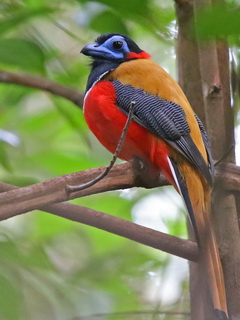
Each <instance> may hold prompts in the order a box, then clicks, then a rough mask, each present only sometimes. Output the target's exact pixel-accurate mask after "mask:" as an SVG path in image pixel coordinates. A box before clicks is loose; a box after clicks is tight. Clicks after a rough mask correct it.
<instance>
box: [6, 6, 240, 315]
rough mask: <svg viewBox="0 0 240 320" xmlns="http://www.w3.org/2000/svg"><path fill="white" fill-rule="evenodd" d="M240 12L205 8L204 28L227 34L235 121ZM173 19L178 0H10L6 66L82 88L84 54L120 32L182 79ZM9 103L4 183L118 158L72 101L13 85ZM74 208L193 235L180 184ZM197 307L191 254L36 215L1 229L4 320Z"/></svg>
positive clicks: (112, 195) (108, 196)
mask: <svg viewBox="0 0 240 320" xmlns="http://www.w3.org/2000/svg"><path fill="white" fill-rule="evenodd" d="M238 5H239V2H238V1H234V2H233V1H229V2H228V3H227V8H224V7H223V6H218V7H217V8H214V9H213V10H211V11H208V12H200V18H199V25H198V32H199V34H200V35H201V36H202V37H206V36H207V37H208V38H209V37H212V36H217V37H222V36H223V35H224V36H228V38H229V41H230V44H231V65H232V82H233V104H234V106H235V109H234V110H235V119H236V126H237V124H238V112H237V111H238V106H239V55H240V51H239V33H240V30H239V29H240V28H239V18H240V17H239V16H240V8H239V7H238ZM226 10H227V14H225V12H226ZM223 19H224V23H222V21H223ZM175 20H176V17H175V12H174V3H173V2H171V1H164V0H161V1H159V0H158V1H157V0H155V1H154V0H151V1H148V0H141V5H140V2H139V0H128V1H117V0H116V1H111V0H100V1H94V2H93V1H87V0H82V1H81V0H79V1H77V0H68V1H66V0H62V1H61V0H52V1H47V0H0V69H4V70H8V71H12V72H24V73H31V74H36V75H41V76H45V77H47V78H49V79H52V80H54V81H57V82H59V83H61V84H64V85H67V86H71V87H74V88H77V89H79V90H84V89H85V84H86V80H87V76H88V73H89V68H88V63H89V61H88V59H87V58H86V57H84V56H81V55H80V54H79V51H80V49H81V48H82V46H83V45H85V44H86V43H88V42H91V41H93V40H94V39H95V38H96V37H97V36H98V35H99V34H100V33H103V32H120V33H125V34H128V35H129V36H130V37H132V38H134V39H135V40H136V42H137V43H139V45H140V47H142V48H147V51H148V52H150V53H151V55H152V57H153V59H154V60H155V61H157V62H158V63H160V64H161V65H162V66H163V67H164V68H165V69H166V70H167V71H168V72H169V73H170V74H171V75H172V76H173V77H174V78H177V76H176V53H175V40H176V35H177V26H176V21H175ZM223 26H224V27H223ZM226 26H228V27H226ZM0 97H1V99H0V179H1V180H2V181H5V182H8V183H12V184H15V185H17V186H24V185H28V184H30V183H36V182H39V181H44V180H46V179H49V178H53V177H56V176H58V175H63V174H66V173H70V172H74V171H78V170H84V169H87V168H91V167H97V166H101V165H105V164H107V163H108V162H109V159H110V155H109V153H108V152H107V151H105V150H104V149H103V148H102V147H101V146H100V145H99V143H98V142H97V141H96V139H95V138H94V137H93V135H92V134H91V133H90V132H89V130H88V129H87V127H86V124H85V122H84V119H83V115H82V111H81V110H80V109H78V108H77V107H76V106H74V105H73V104H72V103H70V102H68V101H66V100H64V99H62V98H57V97H54V96H52V95H49V94H47V93H43V92H39V91H37V90H33V89H29V88H24V87H18V86H15V85H4V84H1V85H0ZM239 153H240V151H239ZM237 154H238V152H237ZM75 202H76V203H78V204H81V205H84V206H88V207H91V208H94V209H97V210H100V211H103V212H107V213H110V214H114V215H118V216H120V217H123V218H125V219H129V220H133V221H135V222H136V223H140V224H143V225H146V226H148V227H151V228H154V229H157V230H161V231H164V232H169V233H171V234H174V235H177V236H179V237H186V227H185V217H184V214H183V211H184V210H183V207H182V203H181V200H180V199H179V197H178V196H177V195H176V193H175V192H174V191H173V190H172V189H171V188H161V190H158V189H156V190H151V191H149V190H148V191H146V190H142V189H132V190H126V191H118V192H109V193H105V194H101V195H94V196H91V197H86V198H82V199H78V200H75ZM188 310H189V296H188V283H187V263H186V262H185V261H183V260H182V259H178V258H176V257H172V256H169V255H167V254H165V253H163V252H159V251H157V250H154V249H151V248H147V247H144V246H142V245H140V244H136V243H134V242H129V241H128V240H126V239H122V238H120V237H117V236H114V235H112V234H109V233H106V232H103V231H101V230H97V229H93V228H91V227H87V226H84V225H80V224H77V223H73V222H70V221H67V220H64V219H62V218H58V217H55V216H51V215H50V214H47V213H43V212H38V211H35V212H34V213H29V214H25V215H23V216H19V217H15V218H13V219H10V220H8V221H4V222H1V224H0V319H1V320H18V319H19V320H20V319H21V320H22V319H24V320H28V319H29V320H30V319H34V320H42V319H44V320H47V319H57V320H61V319H64V320H65V319H69V320H70V319H74V320H78V319H79V320H80V319H82V320H83V319H86V320H87V319H92V320H95V319H100V320H105V319H109V320H111V319H121V320H123V319H144V320H150V319H169V320H170V319H187V318H188V315H187V314H185V312H188Z"/></svg>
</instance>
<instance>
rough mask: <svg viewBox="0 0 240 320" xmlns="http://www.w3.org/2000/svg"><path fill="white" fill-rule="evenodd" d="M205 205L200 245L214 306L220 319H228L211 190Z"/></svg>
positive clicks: (199, 225) (206, 194)
mask: <svg viewBox="0 0 240 320" xmlns="http://www.w3.org/2000/svg"><path fill="white" fill-rule="evenodd" d="M204 198H205V199H204V205H203V208H202V212H201V213H198V212H197V215H200V214H201V215H202V218H200V219H199V220H202V221H199V223H197V224H198V229H199V234H200V236H199V237H200V246H202V250H201V251H202V259H203V263H204V265H206V267H207V271H208V279H209V283H210V288H211V294H212V299H213V306H214V309H215V310H216V312H217V314H218V319H223V320H224V319H228V311H227V302H226V291H225V284H224V277H223V270H222V264H221V260H220V255H219V250H218V246H217V241H216V236H215V232H214V228H213V225H212V221H211V220H212V219H211V198H210V191H209V190H208V191H207V190H206V191H205V194H204Z"/></svg>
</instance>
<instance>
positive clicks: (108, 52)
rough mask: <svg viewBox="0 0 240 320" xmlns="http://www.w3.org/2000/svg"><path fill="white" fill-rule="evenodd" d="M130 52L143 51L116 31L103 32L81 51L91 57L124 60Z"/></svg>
mask: <svg viewBox="0 0 240 320" xmlns="http://www.w3.org/2000/svg"><path fill="white" fill-rule="evenodd" d="M130 52H134V53H136V54H138V53H141V52H143V50H141V49H140V48H139V47H138V45H137V44H136V43H135V42H134V41H133V40H132V39H130V38H129V37H128V36H125V35H121V34H117V33H105V34H102V35H101V36H99V37H98V38H97V39H96V41H95V42H92V43H89V44H87V45H86V46H85V47H84V48H83V49H82V50H81V53H83V54H85V55H87V56H90V57H92V58H93V59H108V60H124V59H126V57H127V55H128V54H129V53H130Z"/></svg>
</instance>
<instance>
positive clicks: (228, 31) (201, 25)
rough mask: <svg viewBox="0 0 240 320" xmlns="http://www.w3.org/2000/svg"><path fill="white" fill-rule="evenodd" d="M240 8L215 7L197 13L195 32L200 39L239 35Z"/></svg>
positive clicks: (230, 6)
mask: <svg viewBox="0 0 240 320" xmlns="http://www.w3.org/2000/svg"><path fill="white" fill-rule="evenodd" d="M239 20H240V7H235V6H232V5H228V6H227V5H217V6H213V7H212V8H211V9H206V10H201V11H199V12H198V19H197V24H196V30H197V33H198V35H199V36H200V37H202V38H204V39H206V38H213V37H218V38H219V37H220V38H221V37H226V36H234V37H235V36H239V34H240V23H239Z"/></svg>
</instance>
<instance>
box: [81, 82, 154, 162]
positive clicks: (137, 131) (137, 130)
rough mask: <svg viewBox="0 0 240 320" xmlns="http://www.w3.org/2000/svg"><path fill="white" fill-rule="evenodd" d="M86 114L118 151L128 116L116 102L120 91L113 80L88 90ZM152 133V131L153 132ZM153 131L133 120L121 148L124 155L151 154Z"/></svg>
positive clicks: (102, 137)
mask: <svg viewBox="0 0 240 320" xmlns="http://www.w3.org/2000/svg"><path fill="white" fill-rule="evenodd" d="M84 117H85V120H86V122H87V124H88V126H89V128H90V130H91V131H92V132H93V133H94V135H95V136H96V137H97V139H98V140H99V141H100V142H101V143H102V144H103V145H104V147H105V148H107V149H108V150H109V151H110V152H112V153H114V152H115V150H116V147H117V144H118V142H119V139H120V137H121V134H122V131H123V128H124V126H125V124H126V121H127V116H126V115H125V114H124V113H123V112H122V111H120V109H119V108H118V107H117V106H116V92H115V89H114V86H113V85H112V83H111V82H110V81H100V82H98V83H97V84H96V85H95V86H94V87H92V88H91V89H90V91H89V92H88V93H87V94H86V97H85V100H84ZM150 135H151V134H150ZM150 135H149V132H148V131H147V130H146V129H145V128H143V127H141V126H140V125H139V124H137V123H136V122H134V121H132V122H131V124H130V126H129V128H128V131H127V136H126V139H125V142H124V145H123V147H122V150H121V152H120V158H122V159H124V160H129V159H131V158H132V157H133V156H139V157H142V158H147V157H148V154H149V152H150V150H149V144H150V140H151V139H150Z"/></svg>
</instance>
